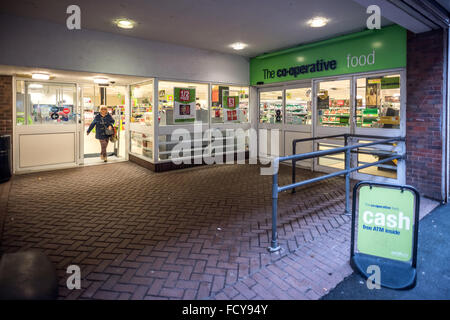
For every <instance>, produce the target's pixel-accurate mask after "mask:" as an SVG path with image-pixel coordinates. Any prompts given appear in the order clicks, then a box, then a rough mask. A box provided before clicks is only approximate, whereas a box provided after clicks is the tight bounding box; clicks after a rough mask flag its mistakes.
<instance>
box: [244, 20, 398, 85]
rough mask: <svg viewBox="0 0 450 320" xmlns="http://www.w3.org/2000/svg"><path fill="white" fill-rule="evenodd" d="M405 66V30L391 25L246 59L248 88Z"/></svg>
mask: <svg viewBox="0 0 450 320" xmlns="http://www.w3.org/2000/svg"><path fill="white" fill-rule="evenodd" d="M404 67H406V30H405V29H404V28H402V27H400V26H397V25H393V26H389V27H384V28H382V29H380V30H366V31H362V32H358V33H353V34H350V35H346V36H341V37H337V38H334V39H331V40H325V41H321V42H316V43H311V44H307V45H303V46H299V47H295V48H292V49H288V50H283V51H279V52H275V53H270V54H265V55H262V56H258V57H255V58H252V59H251V60H250V83H251V85H257V84H268V83H276V82H284V81H290V80H300V79H311V78H318V77H324V76H335V75H341V74H350V73H358V72H369V71H376V70H386V69H394V68H404Z"/></svg>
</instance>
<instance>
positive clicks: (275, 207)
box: [268, 134, 405, 252]
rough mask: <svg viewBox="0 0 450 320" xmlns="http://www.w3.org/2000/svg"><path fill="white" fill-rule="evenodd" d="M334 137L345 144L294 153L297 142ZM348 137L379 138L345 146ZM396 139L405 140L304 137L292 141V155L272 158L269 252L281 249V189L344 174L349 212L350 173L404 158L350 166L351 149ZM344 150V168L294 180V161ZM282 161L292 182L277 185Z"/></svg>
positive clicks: (392, 158)
mask: <svg viewBox="0 0 450 320" xmlns="http://www.w3.org/2000/svg"><path fill="white" fill-rule="evenodd" d="M336 137H344V138H345V146H344V147H341V148H335V149H330V150H322V151H314V152H308V153H304V154H295V152H296V148H295V144H296V143H298V142H305V141H313V140H321V139H329V138H336ZM348 137H358V138H368V139H380V140H379V141H375V142H368V143H359V144H355V145H351V146H347V142H348ZM396 141H405V138H403V137H396V138H384V139H383V137H377V136H368V135H351V134H340V135H334V136H325V137H315V138H306V139H296V140H294V141H293V150H294V155H291V156H285V157H277V158H275V159H274V160H273V170H274V171H273V175H272V240H271V245H270V247H269V248H268V250H269V251H270V252H275V251H278V250H280V249H281V247H280V246H279V245H278V239H277V238H278V234H277V211H278V193H280V192H282V191H287V190H290V189H292V190H294V192H295V188H297V187H301V186H304V185H307V184H310V183H314V182H318V181H322V180H325V179H329V178H333V177H337V176H340V175H345V212H346V213H349V207H350V198H349V197H350V173H352V172H354V171H357V170H361V169H365V168H368V167H371V166H375V165H378V164H381V163H385V162H389V161H392V160H395V159H404V157H405V155H404V154H395V155H393V156H391V157H388V158H385V159H382V160H379V161H376V162H372V163H368V164H365V165H362V166H359V167H355V168H351V165H350V153H351V152H352V150H353V149H358V148H363V147H369V146H374V145H377V144H386V143H391V142H396ZM342 152H345V169H344V170H340V171H337V172H333V173H330V174H327V175H324V176H320V177H316V178H312V179H309V180H304V181H300V182H295V163H296V162H297V161H301V160H306V159H312V158H318V157H323V156H327V155H331V154H336V153H342ZM283 161H292V165H293V166H292V172H293V174H292V184H289V185H286V186H282V187H279V186H278V168H279V166H280V162H283Z"/></svg>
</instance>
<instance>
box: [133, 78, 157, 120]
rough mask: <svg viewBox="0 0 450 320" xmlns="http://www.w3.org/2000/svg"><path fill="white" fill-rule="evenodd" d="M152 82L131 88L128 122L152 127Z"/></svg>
mask: <svg viewBox="0 0 450 320" xmlns="http://www.w3.org/2000/svg"><path fill="white" fill-rule="evenodd" d="M152 104H153V80H151V81H148V82H145V83H141V84H137V85H132V86H131V115H130V122H132V123H139V124H142V125H144V126H153V105H152Z"/></svg>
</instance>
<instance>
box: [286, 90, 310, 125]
mask: <svg viewBox="0 0 450 320" xmlns="http://www.w3.org/2000/svg"><path fill="white" fill-rule="evenodd" d="M311 110H312V107H311V88H299V89H289V90H286V124H311Z"/></svg>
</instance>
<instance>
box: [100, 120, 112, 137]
mask: <svg viewBox="0 0 450 320" xmlns="http://www.w3.org/2000/svg"><path fill="white" fill-rule="evenodd" d="M102 124H103V128H104V129H105V135H107V136H109V137H110V136H112V135H114V128H113V129H109V128H108V127H107V126H106V124H105V121H104V120H103V119H102ZM111 127H112V126H111Z"/></svg>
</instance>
